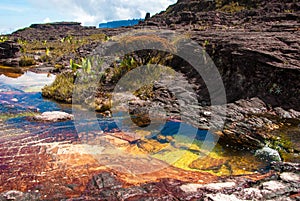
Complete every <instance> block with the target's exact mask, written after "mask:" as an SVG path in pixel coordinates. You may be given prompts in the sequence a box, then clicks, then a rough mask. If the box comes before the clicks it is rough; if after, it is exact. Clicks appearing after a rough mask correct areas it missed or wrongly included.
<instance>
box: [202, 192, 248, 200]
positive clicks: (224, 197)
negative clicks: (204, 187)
mask: <svg viewBox="0 0 300 201" xmlns="http://www.w3.org/2000/svg"><path fill="white" fill-rule="evenodd" d="M204 200H205V201H208V200H210V201H242V200H241V199H238V198H237V197H236V196H235V195H226V194H222V193H217V194H208V195H205V197H204Z"/></svg>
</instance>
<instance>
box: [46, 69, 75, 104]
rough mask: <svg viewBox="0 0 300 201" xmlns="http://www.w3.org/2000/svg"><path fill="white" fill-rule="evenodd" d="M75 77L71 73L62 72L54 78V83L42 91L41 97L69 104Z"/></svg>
mask: <svg viewBox="0 0 300 201" xmlns="http://www.w3.org/2000/svg"><path fill="white" fill-rule="evenodd" d="M74 81H75V76H74V73H73V72H64V73H62V74H59V75H57V76H56V79H55V81H54V82H53V83H52V84H51V85H50V86H47V85H46V86H45V87H44V88H43V89H42V95H43V96H44V97H47V98H54V99H55V100H58V101H62V102H67V103H71V102H72V95H73V88H74Z"/></svg>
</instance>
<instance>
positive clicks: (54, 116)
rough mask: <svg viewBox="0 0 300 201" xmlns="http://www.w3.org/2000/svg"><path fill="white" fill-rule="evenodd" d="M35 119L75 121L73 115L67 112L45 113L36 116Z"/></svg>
mask: <svg viewBox="0 0 300 201" xmlns="http://www.w3.org/2000/svg"><path fill="white" fill-rule="evenodd" d="M33 119H34V120H35V121H46V122H57V121H67V120H71V119H73V115H71V114H68V113H66V112H60V111H53V112H43V113H42V114H41V115H36V116H34V117H33Z"/></svg>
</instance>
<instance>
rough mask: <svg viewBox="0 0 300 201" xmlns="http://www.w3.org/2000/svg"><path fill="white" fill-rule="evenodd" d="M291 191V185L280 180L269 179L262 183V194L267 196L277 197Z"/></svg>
mask: <svg viewBox="0 0 300 201" xmlns="http://www.w3.org/2000/svg"><path fill="white" fill-rule="evenodd" d="M289 191H290V186H289V185H288V184H284V183H282V182H279V181H267V182H264V183H262V194H263V196H264V197H267V198H272V197H277V196H279V195H283V194H285V193H287V192H289Z"/></svg>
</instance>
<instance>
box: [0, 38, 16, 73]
mask: <svg viewBox="0 0 300 201" xmlns="http://www.w3.org/2000/svg"><path fill="white" fill-rule="evenodd" d="M19 56H20V46H19V45H18V44H16V43H14V42H12V41H5V42H1V43H0V64H1V65H4V66H13V67H15V66H19V60H18V57H19Z"/></svg>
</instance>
